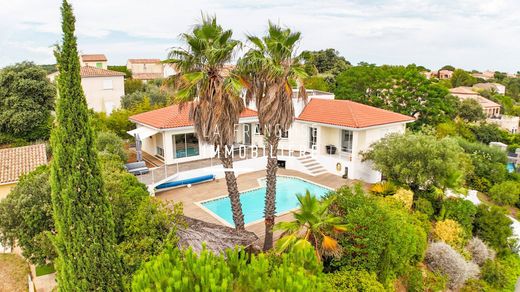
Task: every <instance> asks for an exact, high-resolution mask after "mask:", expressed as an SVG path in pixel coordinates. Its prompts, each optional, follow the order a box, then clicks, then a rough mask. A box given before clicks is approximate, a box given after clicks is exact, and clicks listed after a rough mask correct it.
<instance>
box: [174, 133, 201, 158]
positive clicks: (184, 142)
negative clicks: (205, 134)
mask: <svg viewBox="0 0 520 292" xmlns="http://www.w3.org/2000/svg"><path fill="white" fill-rule="evenodd" d="M172 140H173V141H172V142H173V157H174V158H184V157H191V156H197V155H199V139H198V138H197V136H196V135H195V134H194V133H187V134H178V135H173V136H172Z"/></svg>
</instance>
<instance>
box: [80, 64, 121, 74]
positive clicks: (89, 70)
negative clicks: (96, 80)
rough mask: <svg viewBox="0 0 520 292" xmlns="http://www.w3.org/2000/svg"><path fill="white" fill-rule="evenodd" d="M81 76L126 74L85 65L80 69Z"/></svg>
mask: <svg viewBox="0 0 520 292" xmlns="http://www.w3.org/2000/svg"><path fill="white" fill-rule="evenodd" d="M80 74H81V77H101V76H125V73H123V72H118V71H112V70H106V69H100V68H95V67H90V66H84V67H81V69H80Z"/></svg>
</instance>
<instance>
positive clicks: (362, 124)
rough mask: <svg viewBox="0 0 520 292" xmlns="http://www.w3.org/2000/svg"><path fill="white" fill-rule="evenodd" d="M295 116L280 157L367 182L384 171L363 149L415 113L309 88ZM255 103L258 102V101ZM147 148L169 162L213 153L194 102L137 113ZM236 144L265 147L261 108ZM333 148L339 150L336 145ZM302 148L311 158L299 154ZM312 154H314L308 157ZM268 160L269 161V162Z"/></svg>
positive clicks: (302, 167) (309, 169)
mask: <svg viewBox="0 0 520 292" xmlns="http://www.w3.org/2000/svg"><path fill="white" fill-rule="evenodd" d="M293 102H294V105H295V115H296V117H297V118H296V119H295V121H294V123H293V126H292V127H291V128H290V129H289V130H288V131H287V132H285V133H280V134H281V137H282V139H281V141H280V144H279V150H280V151H281V154H280V155H279V160H280V161H283V162H284V163H285V167H287V168H291V169H295V170H299V171H302V172H306V173H308V174H310V175H319V174H323V173H333V174H336V175H339V176H342V175H344V174H345V172H348V175H347V176H348V178H351V179H361V180H364V181H367V182H377V181H380V180H381V174H380V173H379V172H377V171H375V170H374V169H372V167H371V164H370V162H363V161H362V158H361V155H360V153H361V152H362V151H365V150H368V149H369V147H370V145H371V144H372V143H374V142H377V141H378V140H380V139H381V138H383V137H384V136H385V135H387V134H389V133H404V131H405V129H406V124H407V123H409V122H413V121H414V118H412V117H409V116H405V115H401V114H397V113H394V112H390V111H387V110H383V109H379V108H375V107H371V106H368V105H364V104H360V103H356V102H353V101H347V100H335V99H334V96H333V95H332V94H330V93H324V92H319V91H310V94H309V102H308V103H307V104H304V103H303V102H302V101H300V100H297V99H296V98H294V99H293ZM253 104H254V102H253ZM130 120H131V121H132V122H134V123H135V124H136V126H137V128H136V129H135V130H132V131H130V132H129V134H130V135H136V134H137V135H138V136H139V139H140V140H141V142H142V149H143V151H145V152H147V153H148V154H151V155H154V156H156V157H158V158H159V159H161V160H162V161H164V163H165V164H173V163H177V162H185V161H190V160H199V159H205V158H210V157H213V156H214V153H213V147H212V146H211V145H206V144H203V143H199V141H198V139H197V136H196V135H195V133H194V128H193V123H192V122H191V121H190V120H189V105H187V106H185V107H184V108H183V109H182V110H181V109H180V108H179V106H178V105H172V106H169V107H166V108H162V109H158V110H154V111H150V112H146V113H142V114H138V115H134V116H131V117H130ZM236 144H237V145H242V147H244V145H245V146H246V147H247V148H248V149H259V150H258V152H259V153H262V150H264V137H263V136H262V135H261V134H260V129H259V125H258V117H257V112H256V111H255V110H254V109H249V108H248V109H246V110H245V111H244V112H243V113H242V115H241V117H240V121H239V124H238V125H237V128H236ZM331 149H334V150H331ZM302 153H306V154H304V156H306V157H303V158H302V157H300V156H301V154H302ZM309 154H312V155H310V156H309ZM264 165H265V164H264Z"/></svg>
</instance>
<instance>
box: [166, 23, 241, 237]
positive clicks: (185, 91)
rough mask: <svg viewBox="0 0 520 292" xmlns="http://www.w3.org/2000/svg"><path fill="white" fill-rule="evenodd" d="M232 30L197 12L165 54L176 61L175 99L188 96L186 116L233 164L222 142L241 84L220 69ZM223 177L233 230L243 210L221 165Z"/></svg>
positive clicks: (233, 120)
mask: <svg viewBox="0 0 520 292" xmlns="http://www.w3.org/2000/svg"><path fill="white" fill-rule="evenodd" d="M232 35H233V32H232V31H231V30H224V29H223V28H222V27H221V26H220V25H218V24H217V20H216V18H215V17H209V16H203V17H202V23H200V24H197V25H196V26H195V27H194V28H193V30H192V31H191V32H190V33H185V34H182V35H181V38H182V40H183V41H184V42H185V43H186V45H187V49H182V48H175V49H173V50H172V51H171V52H170V53H169V56H168V57H169V58H170V60H168V61H169V62H171V63H174V64H176V65H177V67H178V69H179V71H180V74H179V76H180V78H179V79H178V80H177V81H178V82H177V83H178V86H179V90H178V91H177V93H176V97H175V100H176V101H177V102H180V104H181V106H183V105H185V104H186V103H188V102H189V105H190V119H192V120H193V122H194V127H195V131H196V133H197V136H198V137H199V140H201V141H202V142H206V143H209V144H211V145H214V146H215V149H216V150H217V153H218V156H219V158H220V160H221V161H222V164H223V166H224V168H225V169H232V168H233V157H232V156H229V155H226V151H225V148H226V147H230V146H231V145H233V142H234V138H235V137H234V135H235V128H234V126H235V124H237V123H238V120H239V117H240V113H241V112H242V111H243V110H244V102H243V100H242V99H241V97H240V91H241V88H242V86H241V84H240V82H239V80H238V79H237V78H235V77H234V74H233V73H232V72H229V71H228V70H226V69H225V65H226V63H229V62H230V61H231V59H232V58H233V54H234V52H235V50H236V49H237V48H238V47H240V46H241V43H240V42H239V41H237V40H234V39H232V38H231V37H232ZM225 176H226V183H227V188H228V193H229V198H230V201H231V208H232V211H233V221H234V223H235V228H236V229H237V230H243V229H244V215H243V213H242V204H241V203H240V195H239V192H238V186H237V181H236V177H235V174H234V172H233V171H226V172H225Z"/></svg>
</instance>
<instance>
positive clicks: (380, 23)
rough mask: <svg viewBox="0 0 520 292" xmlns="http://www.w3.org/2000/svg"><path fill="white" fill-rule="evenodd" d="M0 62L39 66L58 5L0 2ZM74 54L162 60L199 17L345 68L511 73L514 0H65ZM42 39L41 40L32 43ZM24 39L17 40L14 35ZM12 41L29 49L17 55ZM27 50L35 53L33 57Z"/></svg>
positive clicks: (53, 32)
mask: <svg viewBox="0 0 520 292" xmlns="http://www.w3.org/2000/svg"><path fill="white" fill-rule="evenodd" d="M0 2H5V3H0V5H1V6H0V7H2V10H0V25H1V27H3V28H7V29H3V30H2V31H0V52H1V53H2V56H0V65H5V64H8V63H14V62H16V61H20V60H24V59H33V60H35V61H36V62H48V60H52V55H48V56H47V55H45V54H47V53H49V52H45V50H43V48H45V47H48V46H50V45H52V44H53V43H55V42H56V41H58V40H59V38H60V36H59V32H60V19H59V6H60V3H61V1H59V0H45V1H42V0H24V1H12V0H0ZM72 4H73V6H74V9H75V14H76V17H77V33H78V41H79V45H80V48H81V49H82V50H83V51H84V52H95V53H98V52H100V53H106V54H107V56H108V57H109V59H110V61H111V62H113V63H118V64H123V63H124V62H125V60H126V59H127V58H130V57H162V58H164V57H165V56H166V50H167V49H168V48H169V47H171V46H174V45H176V42H177V36H178V35H179V34H180V33H183V32H186V31H187V30H188V29H189V28H190V27H191V26H192V25H193V24H194V23H195V22H196V21H197V20H198V19H199V18H200V15H201V12H206V13H211V14H216V15H217V16H218V18H219V21H220V22H221V23H222V25H224V26H225V27H229V28H232V29H233V31H234V32H235V34H236V37H239V38H241V39H243V38H244V34H245V33H254V34H261V33H263V32H264V30H265V26H266V24H267V20H268V19H271V20H273V21H275V22H279V23H280V24H283V25H288V26H290V27H292V28H294V29H296V30H299V31H301V32H302V35H303V41H302V43H301V48H302V49H323V48H328V47H333V48H335V49H337V50H339V51H340V52H341V53H342V54H343V55H345V57H346V58H347V59H349V60H351V61H353V62H354V63H357V62H359V61H367V62H372V63H378V64H382V63H389V64H409V63H417V64H424V65H426V66H428V67H432V68H436V67H439V66H442V65H444V64H453V65H455V66H460V67H463V68H467V69H473V68H475V69H481V70H485V69H497V70H504V71H513V72H516V71H517V70H519V69H520V68H518V67H517V66H518V64H520V58H519V54H518V53H517V51H518V49H520V39H519V38H518V35H520V25H519V24H518V22H517V19H518V18H519V16H520V13H519V12H518V11H520V3H519V2H518V1H515V0H486V1H481V0H458V1H456V0H386V1H385V0H321V1H310V0H300V1H296V0H285V1H284V0H278V1H276V0H257V1H249V0H235V1H229V0H228V1H226V0H192V1H188V2H186V1H179V0H175V1H171V0H148V1H140V0H90V1H80V0H72ZM39 36H45V37H39ZM24 37H26V38H27V39H23V38H24ZM13 43H17V44H27V45H28V46H32V47H34V48H35V49H32V48H26V49H25V50H23V49H22V50H21V49H20V48H19V46H14V45H13ZM35 50H36V52H35Z"/></svg>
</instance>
